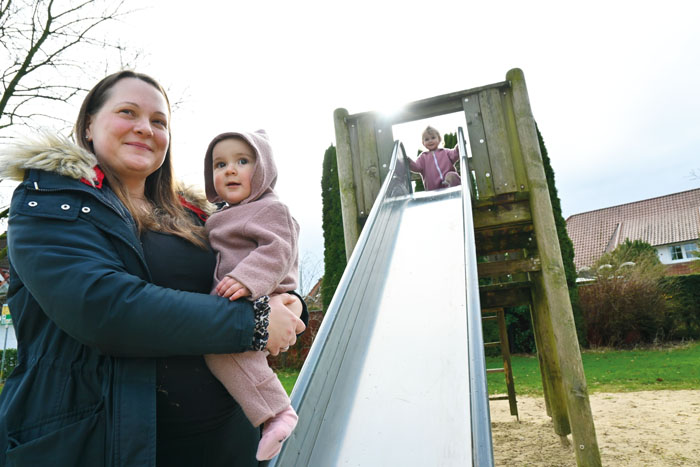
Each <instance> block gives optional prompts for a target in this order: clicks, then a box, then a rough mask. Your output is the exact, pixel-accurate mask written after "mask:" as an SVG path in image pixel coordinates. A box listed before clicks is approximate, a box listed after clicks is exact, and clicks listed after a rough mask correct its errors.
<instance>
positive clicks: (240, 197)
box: [204, 130, 299, 460]
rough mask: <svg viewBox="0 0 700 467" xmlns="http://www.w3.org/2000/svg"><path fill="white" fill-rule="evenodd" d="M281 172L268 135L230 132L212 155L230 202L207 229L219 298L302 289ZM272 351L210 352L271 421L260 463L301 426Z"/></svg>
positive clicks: (212, 362)
mask: <svg viewBox="0 0 700 467" xmlns="http://www.w3.org/2000/svg"><path fill="white" fill-rule="evenodd" d="M276 180H277V167H276V166H275V162H274V160H273V157H272V148H271V147H270V143H269V141H268V138H267V134H266V133H265V132H264V131H263V130H258V131H256V132H254V133H245V132H240V133H239V132H236V133H223V134H220V135H219V136H217V137H216V138H214V139H213V140H212V142H211V143H210V144H209V147H208V148H207V153H206V156H205V158H204V186H205V189H206V194H207V199H208V200H209V201H211V202H213V203H218V202H222V201H223V202H225V203H226V204H225V205H224V207H223V208H221V209H219V210H218V211H217V212H215V213H214V214H212V215H211V217H209V219H207V222H206V224H205V228H206V231H207V235H208V236H209V242H210V243H211V246H212V248H213V249H214V250H215V251H216V253H217V265H216V269H215V271H214V284H216V285H215V286H214V289H213V290H212V294H218V295H220V296H222V297H227V298H229V299H230V300H236V299H238V298H241V297H249V298H250V299H257V298H258V297H260V296H262V295H269V294H276V293H284V292H288V291H290V290H294V289H296V287H297V282H298V265H299V260H298V250H297V237H298V235H299V225H298V224H297V222H296V221H295V220H294V218H293V217H292V216H291V215H290V213H289V210H288V209H287V206H285V205H284V204H283V203H282V202H281V201H280V200H279V199H278V198H277V195H276V194H275V192H274V191H273V190H272V189H273V188H274V186H275V182H276ZM266 357H267V352H258V351H249V352H244V353H238V354H228V355H223V354H222V355H220V354H211V355H205V360H206V362H207V365H208V366H209V369H210V370H211V372H212V373H213V374H214V376H216V377H217V378H218V379H219V381H221V383H222V384H223V385H224V386H225V387H226V389H227V390H228V392H229V393H230V394H231V396H233V398H234V399H235V400H236V401H237V402H238V403H239V404H240V406H241V407H242V408H243V412H244V413H245V414H246V416H247V417H248V419H249V420H250V422H251V423H252V424H253V426H259V425H260V424H262V423H264V425H263V431H262V438H261V439H260V444H259V445H258V451H257V458H258V460H268V459H271V458H273V457H274V456H276V455H277V454H278V453H279V451H280V449H281V448H282V442H283V441H284V440H285V439H286V438H287V437H288V436H289V435H290V433H291V432H292V430H293V429H294V427H295V426H296V423H297V414H296V412H295V411H294V409H293V408H292V406H291V404H290V401H289V398H288V397H287V393H286V392H285V390H284V388H283V387H282V384H281V383H280V381H279V379H277V376H276V375H275V373H274V372H273V371H272V370H271V369H270V367H269V366H268V364H267V359H266Z"/></svg>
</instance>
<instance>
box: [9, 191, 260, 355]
mask: <svg viewBox="0 0 700 467" xmlns="http://www.w3.org/2000/svg"><path fill="white" fill-rule="evenodd" d="M13 207H14V204H13ZM11 214H12V215H11V216H10V224H9V225H10V227H9V230H8V251H9V256H10V260H11V262H12V266H13V268H14V270H15V271H16V273H17V276H18V279H19V282H20V283H21V285H20V287H19V289H16V290H12V291H11V292H12V295H13V298H14V299H15V301H16V302H17V303H21V302H22V300H24V301H25V302H24V303H25V304H26V303H30V302H31V301H32V300H36V302H37V303H38V305H39V306H40V307H41V310H42V311H43V312H44V313H45V314H46V316H47V317H48V318H49V319H50V320H51V321H52V322H53V323H55V325H56V326H58V327H59V328H60V329H61V330H63V331H64V332H66V333H67V334H69V335H70V336H71V337H73V338H74V339H76V340H77V341H79V342H81V343H83V344H85V345H88V346H91V347H94V348H97V349H98V350H100V351H101V352H103V353H105V354H109V355H118V356H137V357H156V356H168V355H201V354H206V353H232V352H242V351H245V350H248V348H249V347H250V344H251V342H252V340H253V312H252V306H251V304H250V303H249V302H248V301H247V300H239V301H236V302H230V301H229V300H227V299H223V298H221V297H217V296H212V295H205V294H197V293H190V292H183V291H178V290H172V289H167V288H162V287H158V286H155V285H153V284H150V283H149V282H147V281H146V280H144V279H142V278H140V277H138V276H137V275H135V274H134V273H131V272H130V271H132V270H133V268H132V269H129V268H127V266H126V263H125V261H126V260H125V259H124V258H125V255H127V254H128V255H130V257H131V258H132V259H131V261H135V260H136V259H137V258H138V257H139V255H138V254H137V252H136V251H135V250H134V249H133V247H130V246H129V245H128V244H127V243H125V242H122V241H120V240H118V239H116V238H115V237H113V236H110V235H108V234H107V233H106V232H105V231H103V230H102V229H100V228H98V227H97V226H96V225H95V224H94V223H92V222H89V221H88V220H86V219H83V218H81V217H78V218H77V219H75V220H72V221H67V220H63V219H57V218H50V217H36V216H30V215H25V214H18V213H17V212H12V211H11ZM105 228H108V227H105ZM125 251H126V252H127V253H125ZM132 267H133V264H132ZM23 289H24V290H23ZM25 309H29V308H28V307H26V306H25Z"/></svg>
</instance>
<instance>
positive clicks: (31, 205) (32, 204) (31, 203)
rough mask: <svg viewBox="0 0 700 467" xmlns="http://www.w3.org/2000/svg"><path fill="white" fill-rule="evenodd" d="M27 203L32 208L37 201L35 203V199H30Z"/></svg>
mask: <svg viewBox="0 0 700 467" xmlns="http://www.w3.org/2000/svg"><path fill="white" fill-rule="evenodd" d="M27 204H28V205H29V207H31V208H34V207H36V206H37V205H38V204H39V203H37V202H36V201H30V202H28V203H27Z"/></svg>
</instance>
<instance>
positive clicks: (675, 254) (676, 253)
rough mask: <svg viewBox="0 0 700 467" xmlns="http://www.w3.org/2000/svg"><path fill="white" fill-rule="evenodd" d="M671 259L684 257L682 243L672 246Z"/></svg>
mask: <svg viewBox="0 0 700 467" xmlns="http://www.w3.org/2000/svg"><path fill="white" fill-rule="evenodd" d="M671 259H672V260H673V261H676V260H679V259H683V248H681V246H680V245H674V246H672V247H671Z"/></svg>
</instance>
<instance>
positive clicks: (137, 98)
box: [87, 78, 170, 182]
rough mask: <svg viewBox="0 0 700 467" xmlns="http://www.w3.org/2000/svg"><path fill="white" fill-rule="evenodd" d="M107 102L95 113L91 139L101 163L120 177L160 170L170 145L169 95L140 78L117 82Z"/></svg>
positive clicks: (134, 177)
mask: <svg viewBox="0 0 700 467" xmlns="http://www.w3.org/2000/svg"><path fill="white" fill-rule="evenodd" d="M108 92H109V95H108V98H107V100H106V101H105V103H104V105H103V106H102V107H101V108H100V110H98V111H97V113H96V114H94V115H92V116H91V117H90V120H89V124H88V127H87V139H88V141H91V142H92V146H93V148H94V152H95V155H96V156H97V160H98V162H99V163H100V165H104V166H107V167H109V168H110V169H111V170H112V171H113V172H114V173H115V174H116V175H117V177H119V179H120V180H122V181H126V180H139V179H142V180H143V181H144V182H145V180H146V177H148V176H149V175H150V174H152V173H153V172H155V171H156V170H158V168H159V167H160V166H161V165H162V164H163V161H164V160H165V154H166V152H167V150H168V145H169V144H170V134H169V132H168V125H169V123H170V122H169V119H170V115H169V111H168V103H167V101H166V100H165V96H163V94H161V92H160V91H159V90H158V89H156V88H155V87H153V86H151V85H150V84H148V83H146V82H145V81H142V80H140V79H138V78H124V79H122V80H119V81H117V83H116V84H115V85H114V86H112V88H111V89H110V90H109V91H108Z"/></svg>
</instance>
